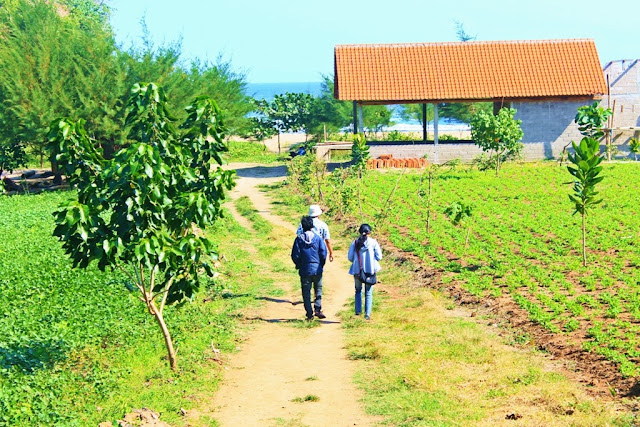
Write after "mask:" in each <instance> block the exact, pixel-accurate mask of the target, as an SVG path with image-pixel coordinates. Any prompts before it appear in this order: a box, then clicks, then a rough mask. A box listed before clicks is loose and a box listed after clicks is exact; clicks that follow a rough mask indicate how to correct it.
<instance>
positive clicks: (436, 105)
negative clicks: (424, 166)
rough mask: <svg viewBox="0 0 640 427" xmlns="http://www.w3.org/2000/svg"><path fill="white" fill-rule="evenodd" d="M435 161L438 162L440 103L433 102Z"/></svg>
mask: <svg viewBox="0 0 640 427" xmlns="http://www.w3.org/2000/svg"><path fill="white" fill-rule="evenodd" d="M433 152H434V154H435V156H434V159H433V160H434V161H433V163H438V103H436V102H434V103H433Z"/></svg>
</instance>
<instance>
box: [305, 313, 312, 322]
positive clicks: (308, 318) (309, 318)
mask: <svg viewBox="0 0 640 427" xmlns="http://www.w3.org/2000/svg"><path fill="white" fill-rule="evenodd" d="M306 320H307V322H311V321H313V314H312V315H311V316H307V318H306Z"/></svg>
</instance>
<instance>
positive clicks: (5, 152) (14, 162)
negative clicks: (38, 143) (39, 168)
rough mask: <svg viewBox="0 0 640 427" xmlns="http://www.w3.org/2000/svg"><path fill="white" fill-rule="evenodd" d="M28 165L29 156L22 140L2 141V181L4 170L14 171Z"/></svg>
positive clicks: (0, 153) (0, 144) (0, 178)
mask: <svg viewBox="0 0 640 427" xmlns="http://www.w3.org/2000/svg"><path fill="white" fill-rule="evenodd" d="M26 165H27V156H26V153H25V149H24V144H22V143H21V142H15V141H14V142H7V141H0V182H1V181H2V173H3V172H4V171H9V172H13V170H14V169H17V168H19V167H22V166H26Z"/></svg>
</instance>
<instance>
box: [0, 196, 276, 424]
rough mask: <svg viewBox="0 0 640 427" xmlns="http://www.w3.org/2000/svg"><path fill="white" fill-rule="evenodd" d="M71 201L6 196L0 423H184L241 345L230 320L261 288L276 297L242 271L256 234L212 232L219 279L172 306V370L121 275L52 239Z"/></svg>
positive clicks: (0, 208)
mask: <svg viewBox="0 0 640 427" xmlns="http://www.w3.org/2000/svg"><path fill="white" fill-rule="evenodd" d="M74 197H75V195H74V194H73V193H72V192H59V193H48V194H41V195H30V196H27V195H24V196H12V197H0V235H2V236H3V238H2V239H0V287H1V288H2V295H3V297H2V298H1V299H0V313H2V315H1V316H0V330H1V331H2V336H1V338H0V425H97V424H98V423H99V422H102V421H107V420H118V419H122V416H123V415H124V414H125V413H128V412H130V411H131V410H132V409H135V408H143V407H147V408H152V409H153V410H154V411H155V412H158V413H159V414H160V415H161V419H162V420H164V421H166V422H168V423H170V424H171V425H183V424H184V422H185V421H184V418H183V417H182V416H181V415H180V408H183V409H185V410H187V411H188V410H190V409H191V408H194V407H196V406H198V405H199V403H200V402H201V400H202V399H203V398H204V396H210V395H211V394H213V393H214V392H215V390H216V389H217V388H218V384H219V381H220V377H221V375H220V374H221V365H224V363H225V359H226V355H227V354H229V353H231V352H234V351H235V349H236V345H237V343H236V339H237V333H238V330H237V324H236V321H235V319H236V318H237V317H238V315H239V314H240V313H241V312H242V311H243V310H245V309H247V308H250V307H255V306H257V304H259V300H258V299H257V298H256V297H257V296H258V295H265V294H266V295H275V296H277V295H278V292H276V288H275V287H274V285H273V284H272V283H273V282H272V281H271V282H268V281H267V282H265V281H264V280H263V276H264V273H263V272H261V271H259V270H258V269H256V268H251V265H249V266H247V260H249V259H251V258H252V257H251V256H249V254H248V253H247V251H246V248H245V247H244V242H245V241H246V240H247V239H248V238H249V236H250V234H249V233H248V232H247V231H246V230H244V229H243V228H242V227H240V226H239V225H238V224H237V223H236V222H234V221H233V220H232V219H231V216H230V215H229V214H227V215H225V218H224V219H223V220H221V221H220V222H218V223H216V224H215V225H214V226H213V227H212V228H210V229H207V233H208V234H207V235H208V237H210V238H211V240H213V241H215V242H219V243H218V251H219V253H220V256H221V259H222V263H221V266H220V273H221V274H220V276H218V277H217V278H216V279H215V281H210V282H208V283H207V284H206V285H205V286H203V287H202V288H201V289H200V291H199V292H198V293H197V294H196V295H195V297H194V300H193V302H191V303H187V304H184V305H182V306H181V307H173V306H170V307H167V309H166V310H167V313H168V314H167V324H168V326H169V327H170V328H171V330H172V332H173V337H174V339H175V342H176V348H177V350H178V352H179V354H180V357H181V361H182V363H181V367H182V369H181V370H179V371H178V372H173V371H171V370H170V369H169V367H168V366H167V361H166V350H165V348H164V342H163V339H162V337H161V336H159V334H158V333H157V325H156V324H155V321H154V320H153V318H151V316H149V315H148V314H147V313H146V312H145V311H144V310H142V309H141V307H140V305H139V302H138V301H137V299H136V296H135V294H134V293H132V292H131V291H130V290H128V289H127V287H126V286H125V285H126V280H125V277H124V275H123V274H121V273H118V272H117V271H114V272H110V271H106V272H101V271H99V270H98V269H97V267H95V266H89V268H87V269H86V270H74V269H72V268H71V262H70V261H69V260H68V259H67V258H66V257H65V255H64V253H63V249H62V248H61V247H60V245H59V243H58V242H57V241H56V239H55V238H54V237H53V236H52V235H51V232H52V230H53V228H54V217H53V215H52V213H53V211H54V210H55V209H56V208H57V206H59V205H60V204H62V203H67V202H68V201H70V200H72V199H73V198H74ZM248 267H249V268H248ZM276 277H277V275H276Z"/></svg>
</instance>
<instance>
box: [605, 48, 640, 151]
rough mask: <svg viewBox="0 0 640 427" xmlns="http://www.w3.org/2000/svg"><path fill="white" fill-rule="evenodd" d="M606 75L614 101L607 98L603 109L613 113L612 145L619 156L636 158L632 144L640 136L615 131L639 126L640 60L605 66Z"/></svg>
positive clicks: (637, 132) (634, 133)
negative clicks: (630, 149) (630, 142)
mask: <svg viewBox="0 0 640 427" xmlns="http://www.w3.org/2000/svg"><path fill="white" fill-rule="evenodd" d="M604 74H605V78H606V77H608V79H609V85H610V92H611V99H610V100H609V97H608V96H606V95H605V96H604V97H603V99H602V101H601V102H600V105H602V106H603V107H607V106H609V107H610V108H611V109H612V111H613V128H614V131H613V135H612V136H613V143H614V144H615V146H616V147H617V148H618V150H619V154H618V155H619V156H626V157H629V158H633V154H631V153H630V152H629V140H630V139H631V138H638V137H640V132H639V131H637V130H619V129H615V128H619V127H639V126H640V60H638V59H635V60H619V61H612V62H610V63H608V64H607V65H606V66H605V68H604ZM614 104H615V105H614Z"/></svg>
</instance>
